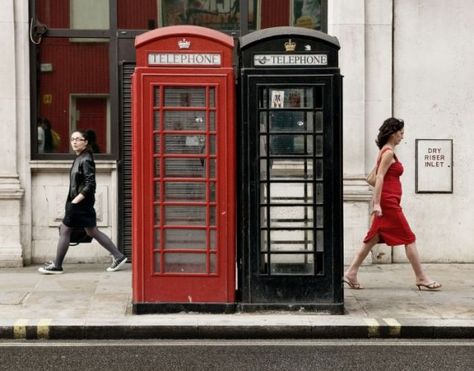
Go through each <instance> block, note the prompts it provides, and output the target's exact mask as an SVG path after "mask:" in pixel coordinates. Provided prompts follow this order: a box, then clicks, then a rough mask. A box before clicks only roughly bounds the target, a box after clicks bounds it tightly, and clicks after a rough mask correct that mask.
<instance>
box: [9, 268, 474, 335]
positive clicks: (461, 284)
mask: <svg viewBox="0 0 474 371" xmlns="http://www.w3.org/2000/svg"><path fill="white" fill-rule="evenodd" d="M425 267H426V270H427V272H429V273H430V275H431V276H432V277H433V278H435V279H436V280H439V281H440V282H442V284H443V289H442V291H439V292H428V291H418V289H417V287H416V286H415V284H414V276H413V273H412V271H411V268H410V266H409V265H406V264H393V265H371V266H363V267H362V269H361V272H360V276H359V279H360V282H361V283H362V284H363V285H364V287H366V288H365V289H364V290H350V289H346V290H345V308H346V314H345V315H323V314H317V313H308V312H298V313H294V312H261V313H258V314H255V313H236V314H217V315H216V314H197V313H179V314H156V315H155V314H153V315H133V314H132V312H131V265H130V264H127V265H126V268H125V269H124V270H123V271H119V272H114V273H109V272H106V271H105V268H106V266H105V265H85V264H74V265H65V274H63V275H52V276H45V275H41V274H39V273H38V272H37V269H38V266H29V267H25V268H18V269H8V268H4V269H0V339H25V338H26V339H122V338H129V339H132V338H133V339H146V338H180V339H184V338H227V339H235V338H300V339H301V338H369V337H374V338H377V337H380V338H390V337H393V338H471V339H473V338H474V273H473V272H474V264H426V265H425Z"/></svg>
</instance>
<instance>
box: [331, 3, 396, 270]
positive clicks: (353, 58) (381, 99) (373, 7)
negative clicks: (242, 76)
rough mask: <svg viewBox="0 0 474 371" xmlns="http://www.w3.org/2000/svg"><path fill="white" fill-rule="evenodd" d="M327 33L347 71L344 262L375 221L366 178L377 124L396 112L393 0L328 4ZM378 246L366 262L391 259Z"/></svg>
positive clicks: (375, 150)
mask: <svg viewBox="0 0 474 371" xmlns="http://www.w3.org/2000/svg"><path fill="white" fill-rule="evenodd" d="M328 32H329V34H330V35H334V36H336V37H337V38H338V39H339V42H340V44H341V50H340V53H339V55H340V58H339V61H340V68H341V73H342V74H343V75H344V89H343V90H344V97H343V105H344V108H343V112H344V116H343V120H344V121H343V122H344V123H343V125H344V126H343V136H344V144H343V145H344V262H345V264H348V263H349V262H350V261H351V260H352V257H353V256H354V253H355V251H356V250H357V249H358V248H359V247H360V246H361V244H362V240H363V238H364V236H365V234H366V233H367V230H368V228H369V226H370V225H369V224H370V215H369V212H370V201H371V198H372V191H371V190H370V188H369V186H368V185H367V183H366V182H365V178H366V175H367V174H368V172H370V170H371V169H372V167H373V166H374V162H375V157H376V155H377V147H376V145H375V143H374V140H375V138H376V135H377V132H378V128H379V126H380V125H381V123H382V122H383V120H384V119H385V118H387V117H389V116H390V115H391V111H392V104H391V97H392V0H351V1H344V0H333V1H329V2H328ZM391 259H392V257H391V252H390V248H388V247H384V246H382V245H378V246H377V247H375V248H374V250H373V254H372V255H371V256H369V257H368V259H367V262H370V261H372V262H377V263H390V262H391Z"/></svg>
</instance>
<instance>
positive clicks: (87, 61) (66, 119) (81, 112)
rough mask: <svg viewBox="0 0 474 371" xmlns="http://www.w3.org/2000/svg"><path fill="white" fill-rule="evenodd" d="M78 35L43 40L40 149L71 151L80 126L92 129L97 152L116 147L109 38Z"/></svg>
mask: <svg viewBox="0 0 474 371" xmlns="http://www.w3.org/2000/svg"><path fill="white" fill-rule="evenodd" d="M75 40H76V39H74V40H73V39H69V38H44V39H43V41H42V42H41V44H40V45H39V56H40V57H39V58H40V61H39V62H40V63H39V64H38V95H39V99H38V120H37V135H38V137H37V144H38V146H37V151H38V153H69V152H70V148H69V140H68V138H69V137H70V135H71V133H72V131H74V130H86V131H87V134H88V136H89V137H90V142H91V144H92V147H93V150H94V151H95V152H96V153H107V152H110V142H109V140H108V138H109V137H110V132H109V131H110V97H109V85H110V83H109V66H110V63H109V52H108V51H109V45H108V39H100V41H101V42H99V43H98V42H81V43H78V42H75ZM91 61H94V63H93V68H92V65H91Z"/></svg>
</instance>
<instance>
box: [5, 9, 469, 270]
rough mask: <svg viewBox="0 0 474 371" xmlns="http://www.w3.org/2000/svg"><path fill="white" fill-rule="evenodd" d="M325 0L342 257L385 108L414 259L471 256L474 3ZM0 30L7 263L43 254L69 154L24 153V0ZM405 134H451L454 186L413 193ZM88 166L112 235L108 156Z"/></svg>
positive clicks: (361, 222) (364, 219)
mask: <svg viewBox="0 0 474 371" xmlns="http://www.w3.org/2000/svg"><path fill="white" fill-rule="evenodd" d="M328 6H329V9H328V11H329V19H328V25H329V30H328V33H329V34H331V35H334V36H337V37H338V38H339V41H340V43H341V51H340V66H341V71H342V73H343V75H344V76H345V78H344V118H343V119H344V201H345V202H344V225H345V229H344V245H345V247H344V248H345V262H346V263H347V262H348V261H349V260H350V259H351V258H352V256H353V253H354V251H355V249H356V248H357V247H358V246H359V245H360V242H361V240H362V238H363V237H364V235H365V233H366V231H367V228H368V226H369V215H368V211H369V207H368V206H369V200H370V196H371V193H370V190H369V189H368V187H367V186H366V184H365V182H364V178H365V174H366V173H367V172H368V171H369V170H370V168H371V167H372V166H373V162H374V159H375V155H376V152H377V148H376V146H375V144H374V142H373V141H374V139H375V136H376V133H377V130H378V127H379V126H380V124H381V122H382V121H383V119H385V118H386V117H389V116H391V115H392V114H393V115H394V116H396V117H400V118H403V119H404V120H405V122H406V125H407V126H406V135H405V140H404V142H403V143H402V144H401V145H400V147H399V149H398V154H399V157H400V159H401V160H402V161H403V163H404V165H405V174H404V177H403V186H404V198H403V206H404V210H405V213H406V216H407V218H408V221H409V222H410V224H411V226H412V228H413V230H414V232H415V233H416V235H417V238H418V247H419V250H420V253H421V257H422V260H423V261H425V262H473V261H474V242H473V240H472V238H471V237H470V234H471V233H470V230H471V228H470V227H471V224H473V223H472V222H473V221H474V220H473V219H474V216H473V215H474V213H473V212H472V211H471V205H473V204H474V195H473V192H472V191H471V190H472V188H473V187H472V185H473V184H472V183H473V182H474V175H473V172H472V171H470V168H471V162H472V157H473V156H472V152H473V151H474V150H473V146H472V139H473V137H474V125H473V124H472V123H471V121H472V120H473V118H474V97H473V96H474V70H473V68H472V66H474V46H473V45H474V44H473V42H472V25H473V24H474V2H473V1H472V0H452V1H445V0H365V1H364V0H329V1H328ZM393 10H394V11H393ZM0 34H1V35H2V37H1V38H0V48H1V50H2V52H3V53H2V61H1V63H0V117H2V120H0V127H1V132H2V136H0V146H1V148H2V161H1V162H0V209H1V210H2V213H1V215H0V266H18V265H21V264H23V263H26V264H29V263H30V262H42V261H43V260H45V259H49V258H51V257H52V256H53V255H54V250H55V244H56V241H57V228H56V225H57V224H58V223H59V222H58V213H60V211H58V210H59V209H60V208H61V207H62V203H63V202H64V200H63V199H62V197H64V193H63V192H64V190H65V188H66V184H67V170H68V169H69V164H66V163H61V162H59V163H56V162H47V161H46V162H39V161H31V154H30V117H29V115H30V114H29V112H30V101H29V96H30V92H29V84H30V82H29V56H28V50H29V49H28V48H29V41H28V4H27V1H26V0H2V1H1V2H0ZM416 139H453V141H454V192H453V194H416V193H415V140H416ZM98 168H100V169H99V173H98V184H99V188H98V191H99V192H98V198H99V199H100V200H103V201H99V202H98V207H99V208H101V213H102V214H101V218H104V219H102V220H101V221H100V224H99V225H101V226H102V227H101V229H102V230H104V232H105V233H106V234H108V235H109V236H111V237H112V238H113V239H114V240H115V241H116V235H117V172H116V168H115V164H114V163H113V162H107V161H105V162H103V163H101V164H99V165H98ZM102 202H103V203H102ZM58 205H59V206H58ZM67 259H68V260H67V261H69V262H74V261H77V262H82V261H84V262H85V261H87V262H90V261H102V260H104V259H107V254H106V253H105V252H104V251H103V250H102V249H101V248H100V247H99V246H97V245H94V244H93V245H90V246H83V247H79V248H78V247H73V248H71V253H70V254H68V258H67ZM371 261H376V262H386V263H387V262H392V261H394V262H399V261H405V256H404V252H403V249H402V248H397V249H394V250H393V252H392V249H390V248H386V247H379V248H377V249H376V250H375V254H374V256H373V257H369V258H368V259H367V262H368V263H370V262H371Z"/></svg>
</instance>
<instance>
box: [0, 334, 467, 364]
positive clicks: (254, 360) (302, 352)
mask: <svg viewBox="0 0 474 371" xmlns="http://www.w3.org/2000/svg"><path fill="white" fill-rule="evenodd" d="M0 370H8V371H14V370H22V371H25V370H35V371H41V370H67V371H72V370H81V371H84V370H101V371H108V370H129V371H138V370H193V371H194V370H252V371H254V370H259V371H260V370H331V371H333V370H345V371H346V370H364V371H368V370H383V371H390V370H396V371H401V370H410V371H413V370H416V371H420V370H430V371H431V370H463V371H464V370H466V371H467V370H474V341H470V340H459V341H455V340H431V341H430V340H420V341H417V340H370V341H369V340H331V341H323V340H313V341H312V340H275V341H271V340H188V341H186V340H159V341H157V340H149V341H128V340H124V341H67V342H66V341H62V342H59V341H1V342H0Z"/></svg>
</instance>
